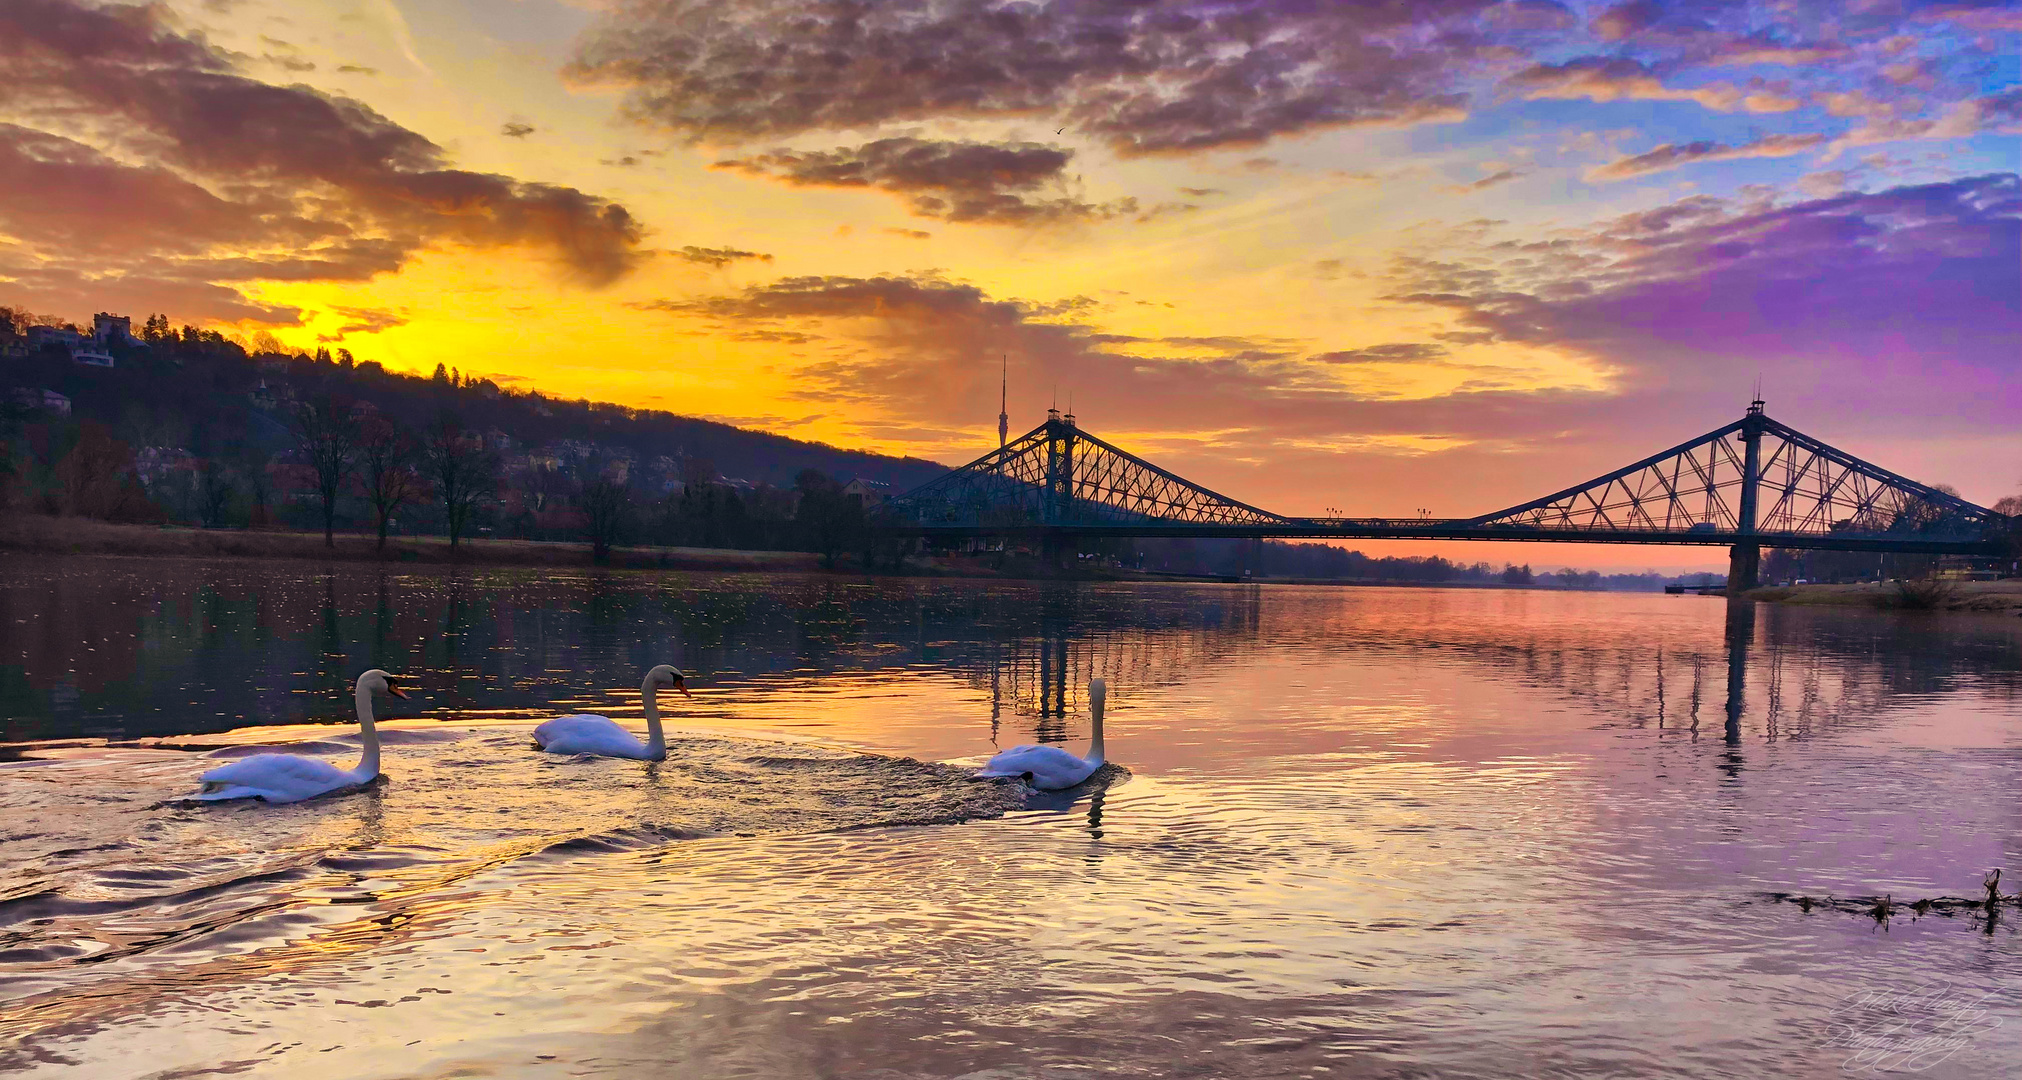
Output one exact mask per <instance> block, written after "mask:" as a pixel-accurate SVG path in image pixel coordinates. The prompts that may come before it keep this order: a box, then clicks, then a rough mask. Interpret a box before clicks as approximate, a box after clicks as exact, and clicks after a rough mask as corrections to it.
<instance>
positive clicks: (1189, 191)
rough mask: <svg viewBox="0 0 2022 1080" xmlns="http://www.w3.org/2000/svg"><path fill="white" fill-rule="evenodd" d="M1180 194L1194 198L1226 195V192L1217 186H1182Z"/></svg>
mask: <svg viewBox="0 0 2022 1080" xmlns="http://www.w3.org/2000/svg"><path fill="white" fill-rule="evenodd" d="M1180 194H1182V195H1187V196H1191V197H1193V198H1196V199H1205V198H1207V197H1208V196H1210V195H1227V194H1228V192H1226V191H1224V190H1222V189H1221V188H1217V187H1183V188H1181V189H1180Z"/></svg>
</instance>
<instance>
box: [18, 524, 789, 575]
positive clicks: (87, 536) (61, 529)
mask: <svg viewBox="0 0 2022 1080" xmlns="http://www.w3.org/2000/svg"><path fill="white" fill-rule="evenodd" d="M0 550H6V551H28V552H37V553H41V554H49V555H141V556H148V555H155V556H171V557H179V558H193V559H208V558H256V559H309V560H318V561H323V562H382V563H407V564H417V565H441V564H450V563H454V564H457V565H470V566H551V567H564V566H566V567H586V566H590V565H592V562H593V560H592V559H591V555H590V545H588V544H570V543H559V542H554V541H545V540H489V539H469V540H464V541H462V542H460V543H458V544H457V546H456V550H454V551H451V550H450V546H449V541H448V540H446V539H444V538H442V537H437V536H404V537H397V538H389V539H388V540H387V541H386V547H385V549H384V550H381V549H380V548H379V546H378V542H377V538H376V537H372V536H361V535H357V534H352V533H339V534H337V537H336V546H334V547H325V546H324V544H323V534H322V533H303V532H278V531H275V532H270V531H266V530H261V531H258V532H254V531H246V530H238V529H190V528H183V527H163V526H155V525H118V524H113V523H111V522H105V521H93V520H91V519H89V518H57V517H46V516H43V515H40V514H16V515H13V516H12V517H8V518H6V519H4V521H0ZM605 565H606V566H611V567H617V568H620V569H633V570H744V571H800V570H814V569H818V568H819V567H820V558H819V556H816V555H814V554H813V553H811V552H805V551H737V550H732V549H727V548H679V547H673V548H658V547H655V548H639V547H620V548H613V549H612V550H611V557H610V560H609V561H608V562H607V563H605Z"/></svg>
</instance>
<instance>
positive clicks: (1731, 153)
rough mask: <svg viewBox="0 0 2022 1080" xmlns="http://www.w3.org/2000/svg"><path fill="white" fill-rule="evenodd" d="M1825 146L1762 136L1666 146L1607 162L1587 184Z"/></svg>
mask: <svg viewBox="0 0 2022 1080" xmlns="http://www.w3.org/2000/svg"><path fill="white" fill-rule="evenodd" d="M1824 144H1825V136H1823V135H1815V134H1814V135H1764V136H1763V137H1761V138H1759V139H1755V140H1752V141H1750V142H1745V143H1741V144H1739V145H1735V146H1729V145H1727V144H1725V143H1717V142H1713V141H1711V140H1705V139H1702V140H1700V141H1698V142H1689V143H1680V144H1675V145H1674V144H1671V143H1666V144H1665V145H1663V146H1659V147H1657V148H1656V149H1654V150H1648V151H1645V152H1643V153H1641V154H1636V155H1633V156H1631V157H1625V158H1620V159H1617V160H1615V161H1611V162H1608V163H1607V164H1606V165H1602V166H1600V167H1598V168H1595V169H1590V170H1588V172H1587V179H1589V180H1626V179H1628V178H1630V177H1633V176H1646V175H1648V174H1650V173H1654V172H1663V171H1664V170H1666V169H1675V168H1678V167H1679V166H1681V165H1692V164H1696V163H1698V162H1702V161H1734V160H1737V159H1740V158H1765V157H1790V156H1792V155H1794V154H1802V153H1804V152H1805V151H1806V150H1811V149H1815V148H1816V147H1819V146H1822V145H1824Z"/></svg>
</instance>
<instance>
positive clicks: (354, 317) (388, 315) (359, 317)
mask: <svg viewBox="0 0 2022 1080" xmlns="http://www.w3.org/2000/svg"><path fill="white" fill-rule="evenodd" d="M330 311H331V313H332V314H334V315H336V316H338V317H340V318H342V319H343V320H344V322H343V324H342V325H340V326H338V327H337V330H336V332H335V333H329V334H317V335H316V340H317V341H342V340H344V338H345V337H347V336H349V335H351V334H376V333H379V332H380V331H382V330H391V329H393V328H394V327H396V326H406V325H407V324H408V323H409V322H410V321H411V320H410V319H409V318H408V315H407V311H406V309H404V308H403V309H401V310H399V311H386V310H383V309H380V308H363V307H344V306H342V305H333V306H332V307H331V308H330Z"/></svg>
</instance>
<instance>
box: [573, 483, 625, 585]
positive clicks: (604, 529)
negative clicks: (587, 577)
mask: <svg viewBox="0 0 2022 1080" xmlns="http://www.w3.org/2000/svg"><path fill="white" fill-rule="evenodd" d="M577 503H578V504H579V505H580V506H581V507H582V508H583V517H584V523H583V531H584V532H586V533H588V534H589V537H590V557H591V558H593V559H595V560H596V561H597V562H599V563H602V562H605V561H607V560H608V559H610V557H611V545H613V544H615V543H617V541H618V537H619V535H620V534H621V533H623V532H624V530H625V527H626V525H628V524H629V523H630V522H631V519H632V493H631V491H629V490H627V489H626V487H625V485H623V484H620V483H618V482H617V481H616V480H613V479H611V478H610V477H608V476H600V477H598V478H597V479H595V480H592V481H590V482H589V483H588V484H585V485H584V486H583V493H582V495H580V496H579V497H578V498H577Z"/></svg>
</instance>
